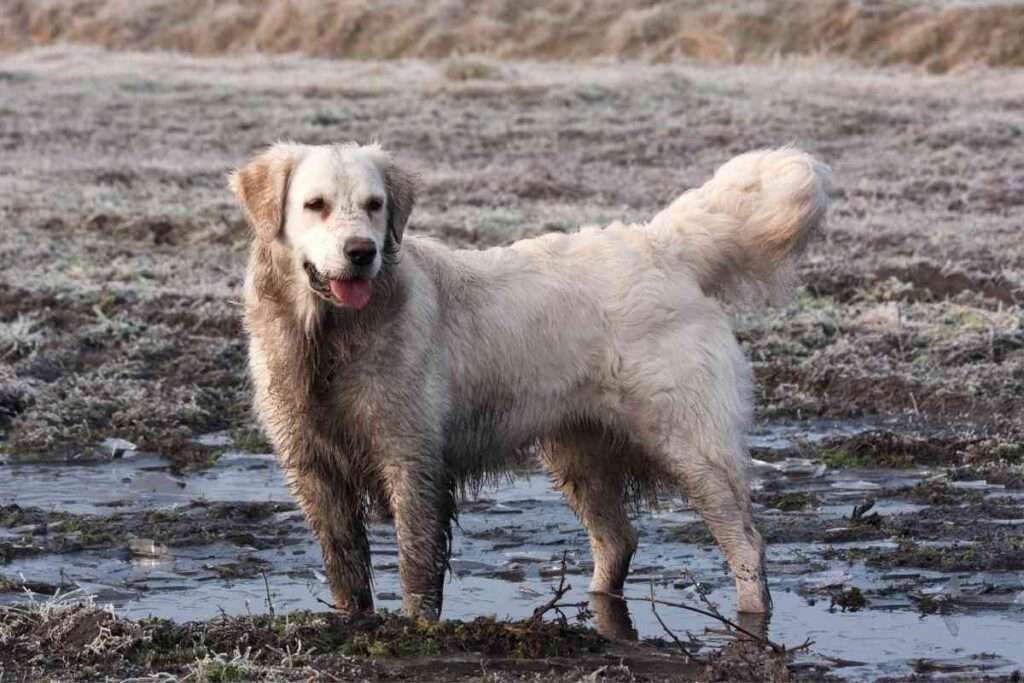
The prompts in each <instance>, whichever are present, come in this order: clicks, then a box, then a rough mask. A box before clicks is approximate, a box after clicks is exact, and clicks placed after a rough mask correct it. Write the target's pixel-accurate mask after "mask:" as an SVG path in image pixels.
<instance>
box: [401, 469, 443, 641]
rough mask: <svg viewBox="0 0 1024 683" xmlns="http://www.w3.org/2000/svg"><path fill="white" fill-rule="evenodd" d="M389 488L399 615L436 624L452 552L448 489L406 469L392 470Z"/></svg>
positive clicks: (429, 474)
mask: <svg viewBox="0 0 1024 683" xmlns="http://www.w3.org/2000/svg"><path fill="white" fill-rule="evenodd" d="M389 488H390V490H391V508H392V512H393V513H394V517H395V533H396V536H397V537H398V574H399V579H400V580H401V583H402V612H403V613H404V614H405V615H406V616H410V617H419V618H422V619H427V620H429V621H436V620H437V619H439V618H440V616H441V603H442V598H443V589H444V573H445V570H446V569H447V567H448V555H449V551H450V548H451V518H452V515H453V514H454V511H455V505H454V497H453V494H452V488H451V485H450V483H449V482H448V481H447V479H445V477H444V476H443V474H442V473H440V472H437V471H433V470H431V471H427V470H425V469H421V468H419V467H410V468H396V470H393V472H392V476H391V477H389Z"/></svg>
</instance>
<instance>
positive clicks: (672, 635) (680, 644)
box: [651, 580, 700, 662]
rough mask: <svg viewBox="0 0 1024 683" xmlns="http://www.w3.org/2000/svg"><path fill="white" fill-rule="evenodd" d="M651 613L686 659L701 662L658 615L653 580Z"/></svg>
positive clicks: (652, 582)
mask: <svg viewBox="0 0 1024 683" xmlns="http://www.w3.org/2000/svg"><path fill="white" fill-rule="evenodd" d="M651 612H652V613H653V614H654V618H655V619H657V620H658V623H659V624H661V628H662V629H664V631H665V633H667V634H668V635H669V637H670V638H672V640H674V641H675V643H676V645H677V646H678V647H679V651H680V652H682V653H683V655H684V656H685V657H686V659H687V660H688V661H691V662H696V661H700V660H698V659H697V658H696V657H695V656H694V655H693V653H691V652H690V651H689V650H687V649H686V646H685V645H683V641H681V640H679V636H677V635H676V634H675V633H674V632H673V631H672V629H670V628H669V627H668V624H666V623H665V620H664V619H662V618H661V615H660V614H658V607H657V600H655V599H654V581H653V580H652V581H651Z"/></svg>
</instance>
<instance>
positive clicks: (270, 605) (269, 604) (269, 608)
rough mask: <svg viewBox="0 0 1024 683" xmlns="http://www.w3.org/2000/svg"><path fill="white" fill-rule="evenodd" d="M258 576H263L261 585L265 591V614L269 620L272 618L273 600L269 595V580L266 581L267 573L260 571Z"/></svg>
mask: <svg viewBox="0 0 1024 683" xmlns="http://www.w3.org/2000/svg"><path fill="white" fill-rule="evenodd" d="M260 574H263V585H264V586H265V587H266V589H267V613H269V614H270V618H271V619H273V618H274V599H273V598H272V597H271V595H270V580H269V579H267V572H266V571H265V570H261V571H260Z"/></svg>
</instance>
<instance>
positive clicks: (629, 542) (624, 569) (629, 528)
mask: <svg viewBox="0 0 1024 683" xmlns="http://www.w3.org/2000/svg"><path fill="white" fill-rule="evenodd" d="M608 439H609V437H608V436H606V435H604V434H603V433H601V432H598V431H582V430H581V431H579V432H573V433H571V434H568V435H566V436H565V437H564V438H560V439H558V440H557V441H553V442H550V443H547V444H545V446H544V449H543V453H544V456H543V457H544V462H545V465H546V466H547V469H548V471H549V472H550V474H551V477H552V479H553V480H554V482H555V485H556V486H558V488H559V489H560V490H561V491H562V495H564V496H565V499H566V501H567V502H568V503H569V506H570V507H572V509H573V511H574V512H575V513H576V516H577V517H579V519H580V521H581V522H583V525H584V526H585V527H586V529H587V532H588V533H589V534H590V549H591V553H592V554H593V556H594V576H593V578H592V579H591V581H590V590H591V591H594V592H599V593H621V592H622V585H623V583H624V582H625V580H626V574H627V573H628V572H629V563H630V560H632V558H633V553H634V552H635V551H636V547H637V533H636V531H635V530H634V529H633V525H632V524H631V523H630V521H629V515H628V514H627V513H626V493H625V486H626V480H625V472H624V471H623V469H622V459H621V458H616V457H613V455H614V454H613V453H611V445H610V442H609V440H608Z"/></svg>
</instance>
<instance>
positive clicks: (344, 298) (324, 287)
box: [304, 261, 370, 311]
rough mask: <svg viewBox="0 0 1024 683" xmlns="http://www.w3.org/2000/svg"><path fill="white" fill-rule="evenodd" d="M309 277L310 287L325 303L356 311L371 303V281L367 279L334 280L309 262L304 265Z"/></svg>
mask: <svg viewBox="0 0 1024 683" xmlns="http://www.w3.org/2000/svg"><path fill="white" fill-rule="evenodd" d="M304 268H305V270H306V275H307V276H308V277H309V287H310V289H312V290H313V292H314V293H316V295H317V296H319V297H320V298H321V299H324V300H325V301H330V302H331V303H332V304H334V305H335V306H343V307H345V308H352V309H355V310H357V311H358V310H361V309H363V308H364V307H365V306H366V304H368V303H370V281H369V280H367V279H365V278H360V277H352V278H332V277H327V275H325V274H324V273H321V272H320V271H319V270H317V268H316V266H314V265H313V264H312V263H310V262H309V261H307V262H306V263H305V265H304Z"/></svg>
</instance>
